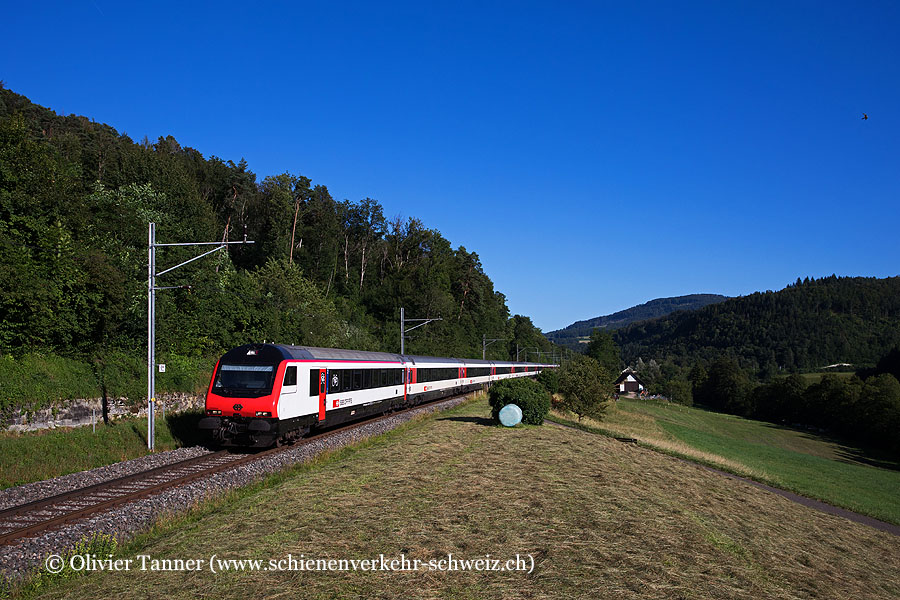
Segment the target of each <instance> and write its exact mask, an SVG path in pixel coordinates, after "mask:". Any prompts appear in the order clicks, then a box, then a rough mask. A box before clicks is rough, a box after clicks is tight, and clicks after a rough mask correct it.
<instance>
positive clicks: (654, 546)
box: [41, 400, 900, 599]
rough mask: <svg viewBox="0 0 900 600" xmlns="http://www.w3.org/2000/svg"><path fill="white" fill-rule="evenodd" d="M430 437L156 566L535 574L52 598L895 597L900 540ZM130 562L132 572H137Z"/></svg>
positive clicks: (218, 510)
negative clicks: (221, 561) (204, 560)
mask: <svg viewBox="0 0 900 600" xmlns="http://www.w3.org/2000/svg"><path fill="white" fill-rule="evenodd" d="M488 414H489V408H488V407H487V404H486V402H485V401H484V400H479V401H476V402H472V403H468V404H466V405H463V406H461V407H459V408H457V409H454V410H453V411H451V412H448V413H442V414H440V415H437V416H435V417H429V418H427V419H423V420H419V421H415V422H413V423H411V424H409V425H407V426H404V427H403V428H401V429H399V430H397V431H394V432H391V433H389V434H387V435H386V436H382V437H380V438H377V439H376V440H373V441H370V442H367V443H364V444H362V445H361V446H358V447H356V448H353V449H348V450H343V451H340V452H338V453H336V454H334V455H332V456H331V457H329V458H326V459H324V460H320V461H318V462H317V463H315V464H313V465H312V466H307V467H301V468H298V469H295V470H294V471H293V473H292V474H290V475H288V476H281V477H276V478H273V479H272V480H270V482H269V485H265V486H256V487H255V488H254V489H251V490H250V491H243V492H239V493H237V494H235V495H233V496H232V497H230V498H228V499H225V500H221V501H219V502H217V503H215V504H214V505H211V506H210V505H207V506H206V507H204V508H202V509H201V510H200V511H199V512H198V513H196V514H195V515H194V516H192V517H188V518H180V519H176V520H174V521H171V522H169V523H167V524H164V525H163V526H161V527H160V528H159V529H158V530H157V531H156V532H155V533H153V534H151V535H148V536H145V537H144V538H143V539H142V540H140V541H139V542H137V543H135V544H133V545H132V546H131V547H130V548H128V549H126V550H125V551H124V552H126V553H129V554H130V555H132V556H133V555H135V554H139V553H144V554H149V555H151V556H153V557H155V558H191V557H209V556H210V555H211V554H214V553H215V554H217V555H218V556H219V557H226V558H260V559H264V560H268V559H270V558H275V559H278V558H282V557H284V556H286V555H287V554H288V553H291V554H293V555H294V556H298V555H300V554H304V555H305V556H306V557H308V558H309V557H313V558H344V559H350V558H369V557H373V556H375V557H377V555H378V554H379V553H384V554H386V555H389V556H397V555H399V554H401V553H404V554H405V555H406V556H407V557H409V558H420V559H425V560H427V559H429V558H441V557H443V556H445V555H446V554H447V553H453V554H454V555H455V556H457V557H460V558H479V557H483V556H484V555H485V554H488V553H489V554H491V555H492V556H493V557H497V558H504V559H505V558H507V557H511V556H514V555H515V554H517V553H518V554H532V555H533V556H534V557H535V560H536V567H535V570H534V573H533V574H531V575H526V574H522V573H496V572H488V573H472V572H452V573H425V572H419V573H409V572H395V573H390V572H374V573H373V572H346V573H340V572H319V573H316V572H274V573H273V572H240V573H235V572H231V573H219V574H218V575H213V574H211V573H209V572H208V571H204V572H198V573H171V572H170V573H160V572H140V571H132V572H128V573H96V574H92V575H90V576H87V577H80V578H74V579H70V580H66V581H64V582H62V583H60V584H59V585H54V586H50V587H49V588H46V587H45V588H43V589H42V591H41V597H48V598H73V597H78V598H110V597H115V598H123V599H124V598H141V599H143V598H148V597H151V598H157V597H160V598H161V597H166V598H200V597H202V598H226V599H227V598H248V597H285V598H288V597H289V598H293V597H298V594H299V595H300V596H302V597H303V598H309V599H316V598H337V597H340V598H495V597H496V598H501V597H502V598H566V599H569V598H587V597H623V596H627V597H634V596H640V597H646V598H666V599H668V598H754V599H755V598H798V597H802V598H807V597H821V598H849V597H866V598H889V597H896V596H897V595H898V594H900V575H898V574H900V539H898V538H896V537H894V536H891V535H888V534H885V533H882V532H878V531H875V530H873V529H871V528H868V527H865V526H862V525H859V524H855V523H851V522H848V521H846V520H843V519H840V518H837V517H833V516H829V515H825V514H822V513H819V512H817V511H813V510H810V509H807V508H804V507H802V506H799V505H796V504H794V503H791V502H789V501H787V500H784V499H783V498H780V497H778V496H775V495H773V494H770V493H767V492H765V491H763V490H760V489H758V488H755V487H753V486H750V485H748V484H743V483H741V482H738V481H734V480H730V479H727V478H724V477H722V476H720V475H717V474H715V473H711V472H708V471H704V470H701V469H698V468H697V467H695V466H693V465H691V464H689V463H685V462H681V461H677V460H674V459H672V458H670V457H668V456H665V455H663V454H660V453H657V452H653V451H650V450H647V449H644V448H640V447H636V446H631V445H626V444H620V443H618V442H616V441H614V440H611V439H609V438H605V437H603V436H597V435H591V434H587V433H584V432H580V431H576V430H572V429H566V428H561V427H557V426H553V425H546V426H544V427H519V428H515V429H512V430H508V429H503V428H500V427H496V426H493V425H491V424H490V422H489V421H487V419H485V418H484V417H485V416H486V415H488ZM126 555H127V554H119V555H118V556H126Z"/></svg>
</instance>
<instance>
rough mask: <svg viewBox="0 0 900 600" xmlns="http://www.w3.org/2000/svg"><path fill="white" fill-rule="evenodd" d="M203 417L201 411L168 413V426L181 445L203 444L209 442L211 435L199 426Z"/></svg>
mask: <svg viewBox="0 0 900 600" xmlns="http://www.w3.org/2000/svg"><path fill="white" fill-rule="evenodd" d="M202 418H203V413H202V412H200V411H187V412H180V413H168V414H166V426H168V428H169V431H170V432H171V433H172V437H173V438H175V441H176V442H178V445H179V446H183V447H187V446H203V445H205V444H207V443H208V442H209V439H208V438H209V436H208V435H204V433H205V432H203V431H200V429H198V428H197V423H199V422H200V419H202Z"/></svg>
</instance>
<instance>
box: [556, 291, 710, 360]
mask: <svg viewBox="0 0 900 600" xmlns="http://www.w3.org/2000/svg"><path fill="white" fill-rule="evenodd" d="M724 300H728V296H722V295H720V294H690V295H687V296H675V297H672V298H657V299H655V300H650V301H649V302H645V303H644V304H639V305H638V306H632V307H631V308H626V309H625V310H620V311H619V312H615V313H613V314H611V315H605V316H602V317H594V318H593V319H586V320H584V321H576V322H575V323H572V324H571V325H569V326H568V327H564V328H563V329H557V330H556V331H551V332H549V333H547V334H545V335H546V336H547V339H549V340H550V341H551V342H554V343H556V344H559V345H561V346H568V347H570V348H574V349H577V348H578V347H579V344H583V343H584V341H585V340H586V339H587V338H589V337H590V335H591V332H592V331H593V330H594V329H597V328H599V329H609V330H613V329H619V328H621V327H625V326H627V325H630V324H632V323H636V322H638V321H645V320H647V319H655V318H657V317H664V316H666V315H669V314H671V313H673V312H676V311H679V310H697V309H698V308H703V307H704V306H709V305H710V304H716V303H718V302H722V301H724Z"/></svg>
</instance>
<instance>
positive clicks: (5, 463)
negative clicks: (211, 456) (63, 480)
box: [0, 412, 201, 489]
mask: <svg viewBox="0 0 900 600" xmlns="http://www.w3.org/2000/svg"><path fill="white" fill-rule="evenodd" d="M200 416H201V415H200V413H199V412H186V413H180V414H178V415H172V414H168V415H166V418H165V419H164V418H163V417H161V416H160V417H159V418H158V419H157V420H156V448H157V450H171V449H173V448H177V447H180V446H190V445H194V444H196V443H199V439H198V437H197V433H196V427H195V425H196V423H197V420H198V419H199V418H200ZM145 454H147V419H146V418H143V419H119V420H116V421H112V422H110V424H109V425H103V424H102V423H100V424H98V425H97V432H96V433H93V431H92V429H91V427H90V426H87V427H77V428H65V429H44V430H40V431H34V432H27V433H8V432H6V433H2V434H0V489H2V488H7V487H11V486H14V485H21V484H23V483H30V482H32V481H41V480H44V479H49V478H51V477H58V476H60V475H66V474H68V473H76V472H78V471H84V470H86V469H93V468H95V467H102V466H105V465H109V464H112V463H115V462H119V461H122V460H129V459H132V458H137V457H139V456H143V455H145Z"/></svg>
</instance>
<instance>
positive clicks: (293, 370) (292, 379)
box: [284, 367, 297, 385]
mask: <svg viewBox="0 0 900 600" xmlns="http://www.w3.org/2000/svg"><path fill="white" fill-rule="evenodd" d="M284 385H297V367H288V368H287V369H285V370H284Z"/></svg>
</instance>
